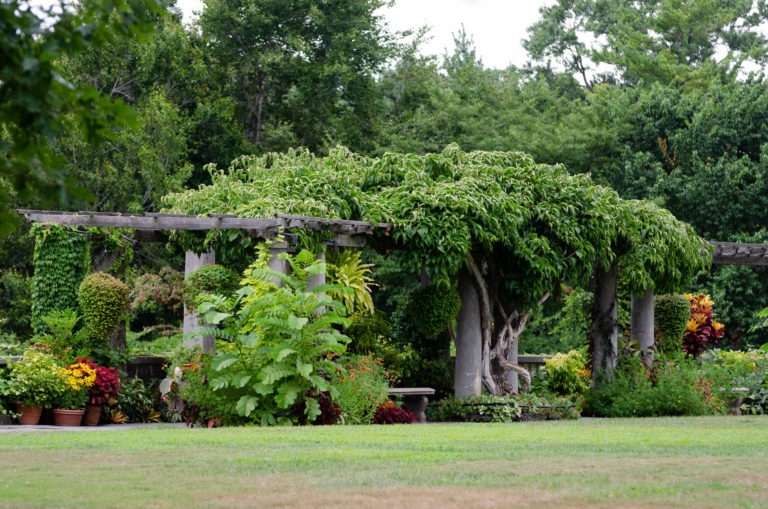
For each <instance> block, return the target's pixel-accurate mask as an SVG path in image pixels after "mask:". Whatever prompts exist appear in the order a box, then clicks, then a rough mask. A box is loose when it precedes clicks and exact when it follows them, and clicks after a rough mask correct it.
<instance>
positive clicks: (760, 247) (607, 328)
mask: <svg viewBox="0 0 768 509" xmlns="http://www.w3.org/2000/svg"><path fill="white" fill-rule="evenodd" d="M17 212H18V213H19V214H21V215H23V216H24V218H25V219H26V220H27V221H30V222H38V223H54V224H58V225H64V226H88V227H107V228H131V229H133V230H134V232H135V233H134V238H135V239H136V240H137V241H150V242H166V241H168V239H169V235H168V233H167V232H168V231H176V230H189V231H207V230H213V229H221V230H241V231H243V232H245V234H246V235H247V236H249V237H252V238H256V239H274V238H276V237H278V236H283V238H284V239H288V242H281V243H275V244H273V246H272V248H271V249H272V251H273V253H272V254H273V256H272V258H271V260H270V268H272V269H273V270H275V271H278V272H283V273H286V272H287V270H288V267H287V265H286V262H285V261H284V260H281V259H279V258H278V256H277V255H278V254H279V253H280V252H285V251H288V250H290V249H291V248H292V247H295V242H294V243H293V244H294V246H292V245H291V240H292V239H293V240H295V234H291V233H289V231H290V230H292V229H311V230H318V231H320V230H322V231H327V232H330V233H331V234H332V238H331V239H330V240H328V241H327V242H326V244H327V245H330V246H333V247H354V248H363V247H371V248H374V249H383V248H384V249H397V247H398V246H397V244H395V243H394V242H393V241H392V237H391V232H392V230H393V226H392V225H391V224H386V223H378V224H374V223H369V222H364V221H350V220H343V219H329V218H323V217H309V216H297V215H290V214H275V216H274V217H269V218H244V217H238V216H235V215H230V214H207V215H205V216H188V215H177V214H159V213H144V214H120V213H104V212H90V211H83V212H61V211H45V210H18V211H17ZM710 244H711V245H712V246H713V256H712V263H713V264H728V265H753V266H758V265H762V266H766V265H768V245H765V244H740V243H733V242H712V241H710ZM318 257H320V258H324V254H323V253H319V254H318ZM215 259H216V253H215V248H210V249H209V250H208V251H207V252H205V253H200V254H198V253H194V252H192V251H187V253H186V257H185V268H184V274H185V276H186V275H188V274H189V273H190V272H192V271H194V270H196V269H198V268H200V267H202V266H203V265H210V264H213V263H215ZM323 283H325V275H324V274H320V275H317V276H314V278H313V280H312V281H310V287H315V286H317V285H320V284H323ZM617 285H618V270H617V268H616V267H615V266H614V267H612V268H611V269H610V270H607V271H606V270H603V269H598V270H596V272H595V313H594V323H593V336H594V340H593V341H594V344H593V346H594V349H593V360H594V365H596V366H600V365H611V364H613V365H615V360H616V350H617V343H618V323H617V315H618V296H617V293H618V292H617ZM459 293H460V295H461V298H462V309H461V311H460V312H459V315H458V317H457V322H458V323H457V337H456V382H455V392H456V395H457V396H466V395H470V394H479V393H480V391H481V375H480V373H481V358H482V352H481V349H482V340H481V332H480V329H481V328H480V316H479V314H480V313H479V309H478V304H477V292H476V290H475V289H474V287H473V283H472V281H471V279H469V278H462V277H460V278H459ZM653 304H654V295H653V292H652V291H650V290H647V291H645V292H644V293H642V294H637V295H633V296H632V312H631V334H632V337H633V338H635V339H637V340H638V343H639V344H640V346H641V347H643V348H647V347H650V346H651V345H652V344H653V328H654V316H653V307H654V306H653ZM198 327H200V324H199V321H198V318H197V316H196V315H195V314H194V313H189V312H187V310H186V309H185V312H184V332H185V333H189V332H192V331H193V330H195V329H196V328H198ZM198 342H199V343H201V344H202V346H203V348H204V349H206V350H209V349H212V348H214V347H215V345H214V343H213V338H202V339H201V340H199V341H198ZM515 350H516V347H515ZM510 360H511V361H512V362H514V363H517V362H518V356H517V351H515V352H513V355H512V358H511V359H510ZM606 360H607V362H606ZM511 383H512V385H513V387H515V388H517V384H518V380H517V374H516V373H515V374H513V377H512V380H511Z"/></svg>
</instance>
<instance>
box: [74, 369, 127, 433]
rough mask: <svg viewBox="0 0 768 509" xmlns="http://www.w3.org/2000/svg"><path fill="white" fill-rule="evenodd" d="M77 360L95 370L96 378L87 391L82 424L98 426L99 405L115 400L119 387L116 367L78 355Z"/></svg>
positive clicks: (111, 402)
mask: <svg viewBox="0 0 768 509" xmlns="http://www.w3.org/2000/svg"><path fill="white" fill-rule="evenodd" d="M77 362H81V363H83V364H87V365H88V366H89V367H90V368H91V369H94V370H95V371H96V380H95V381H94V382H93V385H92V386H91V388H90V391H89V393H88V403H87V405H86V407H85V415H84V416H83V424H84V425H86V426H98V424H99V417H100V416H101V407H102V406H104V405H106V404H110V405H111V404H113V403H114V402H115V401H116V400H117V391H118V390H119V389H120V377H119V372H118V371H117V369H116V368H112V367H110V368H107V367H104V366H97V365H96V363H94V362H93V361H92V360H91V359H86V358H83V357H78V359H77Z"/></svg>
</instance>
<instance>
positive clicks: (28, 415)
mask: <svg viewBox="0 0 768 509" xmlns="http://www.w3.org/2000/svg"><path fill="white" fill-rule="evenodd" d="M18 408H19V424H23V425H25V426H34V425H36V424H37V423H38V422H40V414H42V413H43V409H42V407H39V406H22V405H21V404H19V406H18Z"/></svg>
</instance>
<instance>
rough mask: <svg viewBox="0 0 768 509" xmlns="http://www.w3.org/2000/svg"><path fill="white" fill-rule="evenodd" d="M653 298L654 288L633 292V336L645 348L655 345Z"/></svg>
mask: <svg viewBox="0 0 768 509" xmlns="http://www.w3.org/2000/svg"><path fill="white" fill-rule="evenodd" d="M653 300H654V299H653V291H652V290H646V291H645V292H643V293H642V295H640V294H634V293H633V294H632V326H631V328H632V337H633V338H634V339H636V340H637V342H638V344H639V345H640V348H642V349H643V350H647V349H649V348H651V347H652V346H653V319H654V317H653Z"/></svg>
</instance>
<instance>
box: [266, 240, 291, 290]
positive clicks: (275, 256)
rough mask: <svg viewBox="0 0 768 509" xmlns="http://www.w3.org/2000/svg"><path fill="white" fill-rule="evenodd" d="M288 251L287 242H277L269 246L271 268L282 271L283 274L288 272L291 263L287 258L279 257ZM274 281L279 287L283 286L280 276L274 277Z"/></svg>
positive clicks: (269, 264)
mask: <svg viewBox="0 0 768 509" xmlns="http://www.w3.org/2000/svg"><path fill="white" fill-rule="evenodd" d="M287 252H288V245H287V244H286V243H285V242H275V243H274V244H272V247H270V248H269V255H270V258H269V262H267V265H268V266H269V268H270V269H272V270H274V271H275V272H280V273H281V274H288V269H289V268H290V264H289V263H288V261H287V260H281V259H280V258H279V256H280V254H282V253H287ZM272 282H273V283H275V284H276V285H277V286H278V288H279V287H281V286H283V282H282V281H280V280H279V279H278V278H274V279H273V280H272Z"/></svg>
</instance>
